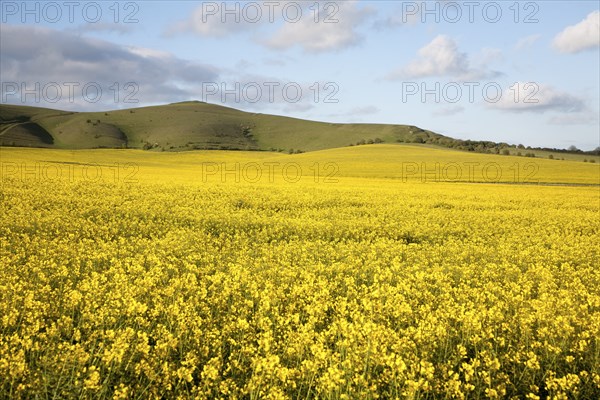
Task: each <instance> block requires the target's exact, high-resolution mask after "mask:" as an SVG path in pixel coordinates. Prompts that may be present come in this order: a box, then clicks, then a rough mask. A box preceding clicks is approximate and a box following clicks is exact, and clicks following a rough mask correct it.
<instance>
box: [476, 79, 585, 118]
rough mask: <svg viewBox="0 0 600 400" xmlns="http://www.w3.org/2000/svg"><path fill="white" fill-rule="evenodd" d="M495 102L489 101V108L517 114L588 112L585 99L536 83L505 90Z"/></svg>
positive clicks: (516, 85) (513, 86)
mask: <svg viewBox="0 0 600 400" xmlns="http://www.w3.org/2000/svg"><path fill="white" fill-rule="evenodd" d="M494 97H495V96H494ZM494 101H495V99H492V100H489V101H487V106H488V107H489V108H493V109H497V110H502V111H507V112H515V113H524V112H534V113H544V112H546V111H555V112H560V113H575V112H581V111H584V110H586V104H585V101H584V100H583V99H581V98H579V97H576V96H573V95H571V94H569V93H566V92H563V91H560V90H558V89H556V88H554V87H552V86H550V85H546V84H538V83H534V82H516V83H515V84H513V85H511V86H510V87H509V88H506V89H505V90H503V92H502V94H501V97H500V99H499V100H498V101H495V102H494Z"/></svg>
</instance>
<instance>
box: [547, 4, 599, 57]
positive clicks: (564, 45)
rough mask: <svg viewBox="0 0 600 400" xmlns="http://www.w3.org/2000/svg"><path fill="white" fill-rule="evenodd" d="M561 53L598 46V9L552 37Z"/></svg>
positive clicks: (577, 51) (576, 51) (575, 51)
mask: <svg viewBox="0 0 600 400" xmlns="http://www.w3.org/2000/svg"><path fill="white" fill-rule="evenodd" d="M553 44H554V47H556V48H557V49H558V50H559V51H560V52H562V53H579V52H581V51H584V50H591V49H597V48H599V47H600V11H598V10H596V11H593V12H591V13H590V14H588V16H587V17H586V18H585V19H584V20H582V21H581V22H579V23H578V24H575V25H571V26H568V27H566V28H565V29H564V30H563V31H562V32H560V33H559V34H558V35H556V37H555V38H554V42H553Z"/></svg>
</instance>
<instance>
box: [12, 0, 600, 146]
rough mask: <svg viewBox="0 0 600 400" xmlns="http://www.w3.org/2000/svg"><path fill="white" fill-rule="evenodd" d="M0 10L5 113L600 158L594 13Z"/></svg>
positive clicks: (97, 6) (431, 8) (135, 5)
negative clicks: (236, 117)
mask: <svg viewBox="0 0 600 400" xmlns="http://www.w3.org/2000/svg"><path fill="white" fill-rule="evenodd" d="M0 5H1V13H2V14H1V23H2V25H1V31H0V34H1V35H0V40H1V42H0V45H1V47H0V53H1V54H0V55H1V60H0V67H1V69H0V75H1V76H0V78H1V79H0V80H1V81H2V102H3V103H11V104H29V105H38V106H44V107H51V108H60V109H72V110H98V111H100V110H108V109H115V108H129V107H132V106H144V105H151V104H164V103H170V102H176V101H184V100H191V99H197V100H205V101H208V102H211V103H218V104H223V105H226V106H230V107H234V108H238V109H242V110H246V111H251V112H260V113H272V114H279V115H288V116H293V117H298V118H305V119H314V120H321V121H331V122H372V123H398V124H411V125H417V126H420V127H422V128H425V129H430V130H433V131H436V132H439V133H442V134H446V135H449V136H452V137H456V138H462V139H476V140H494V141H504V142H509V143H514V144H517V143H522V144H525V145H531V146H545V147H560V148H565V147H569V146H571V145H575V146H577V147H579V148H582V149H594V148H595V147H598V146H599V145H600V122H599V113H600V99H599V93H600V82H599V81H600V72H599V71H600V54H599V46H600V28H599V22H598V21H599V16H600V13H599V11H598V10H599V8H600V6H599V2H598V1H541V2H540V1H536V2H532V1H521V2H516V1H499V2H489V1H485V2H478V1H466V2H452V1H437V2H434V1H429V2H422V1H418V2H406V1H352V0H345V1H325V0H323V1H256V2H251V1H250V2H248V1H246V2H222V1H216V2H212V1H205V2H197V1H179V2H177V1H175V2H173V1H170V2H167V1H143V2H132V1H122V2H115V1H106V2H103V1H96V2H86V1H84V2H72V3H68V2H62V1H58V2H26V3H23V2H21V1H5V0H3V1H2V2H1V3H0ZM84 87H85V88H86V90H88V91H87V92H85V93H84V90H83V88H84ZM284 88H285V90H284ZM22 89H25V91H23V90H22ZM98 89H99V90H101V94H100V95H98V92H97V90H98ZM90 90H91V92H90ZM223 90H225V93H224V92H223ZM258 90H260V92H259V91H258ZM90 93H91V94H90ZM317 94H318V97H317V96H316V95H317ZM132 101H133V102H132Z"/></svg>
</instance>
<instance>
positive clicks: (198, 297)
mask: <svg viewBox="0 0 600 400" xmlns="http://www.w3.org/2000/svg"><path fill="white" fill-rule="evenodd" d="M3 152H4V150H3ZM6 154H7V153H4V155H6ZM5 160H6V158H5ZM143 168H146V171H148V170H149V169H151V168H156V170H155V172H156V175H155V176H158V175H160V169H161V168H163V167H161V166H154V167H153V166H152V165H151V164H148V165H145V166H140V169H143ZM150 175H152V174H150ZM1 199H2V202H1V207H0V218H1V221H2V223H1V225H0V243H1V249H0V263H1V265H2V268H0V318H1V319H0V397H3V398H17V399H18V398H22V399H27V398H102V399H105V398H113V399H134V398H136V399H137V398H157V399H158V398H181V399H187V398H198V399H209V398H211V399H212V398H215V399H229V398H231V399H312V398H326V399H405V398H409V399H433V398H459V399H462V398H467V399H471V398H519V399H520V398H527V399H539V398H546V397H549V398H556V399H569V398H582V399H593V398H598V397H600V347H599V344H598V338H599V337H600V269H599V268H598V264H599V263H598V260H599V258H598V257H599V254H598V253H599V249H598V243H599V242H600V240H599V239H600V223H599V219H598V215H599V212H600V209H599V208H600V203H599V191H598V187H563V186H560V187H550V186H521V185H479V184H463V183H452V184H451V183H434V184H421V183H415V182H412V183H411V182H408V183H402V182H400V183H399V181H398V180H385V179H381V180H380V181H378V182H376V183H372V182H371V181H368V180H365V179H360V178H341V179H340V180H339V182H337V183H336V184H328V185H325V184H319V183H315V182H314V181H313V180H310V179H308V180H303V181H301V182H297V183H286V182H275V183H265V184H249V183H244V182H202V181H200V182H199V181H197V180H196V181H189V182H184V181H181V182H172V181H170V180H169V179H167V178H165V179H158V180H153V179H146V178H144V176H143V175H140V179H139V181H137V182H135V183H129V182H127V183H123V182H116V183H115V182H112V183H107V182H91V181H89V180H87V181H86V180H79V181H71V180H67V179H53V180H40V179H36V180H31V179H18V178H14V177H5V179H3V186H2V193H1Z"/></svg>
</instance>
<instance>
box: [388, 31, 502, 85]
mask: <svg viewBox="0 0 600 400" xmlns="http://www.w3.org/2000/svg"><path fill="white" fill-rule="evenodd" d="M501 55H502V53H501V52H500V50H498V49H484V50H482V56H481V58H482V64H483V66H482V67H480V68H474V67H472V66H471V65H470V62H469V58H468V56H467V54H466V53H462V52H460V51H459V49H458V46H457V44H456V42H455V41H454V40H453V39H452V38H450V37H449V36H446V35H438V36H436V37H435V38H434V39H433V40H432V41H431V42H430V43H428V44H427V45H425V46H424V47H422V48H421V49H420V50H419V52H418V57H417V58H416V59H415V60H413V61H412V62H410V63H409V64H408V65H406V66H405V67H403V68H401V69H400V70H397V71H395V72H392V73H391V74H390V75H388V78H389V79H400V78H425V77H433V76H448V77H453V78H456V79H459V80H477V79H486V78H491V77H494V76H498V75H499V73H498V72H495V71H490V70H488V69H487V63H489V62H491V61H493V60H497V59H498V58H499V57H501Z"/></svg>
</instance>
